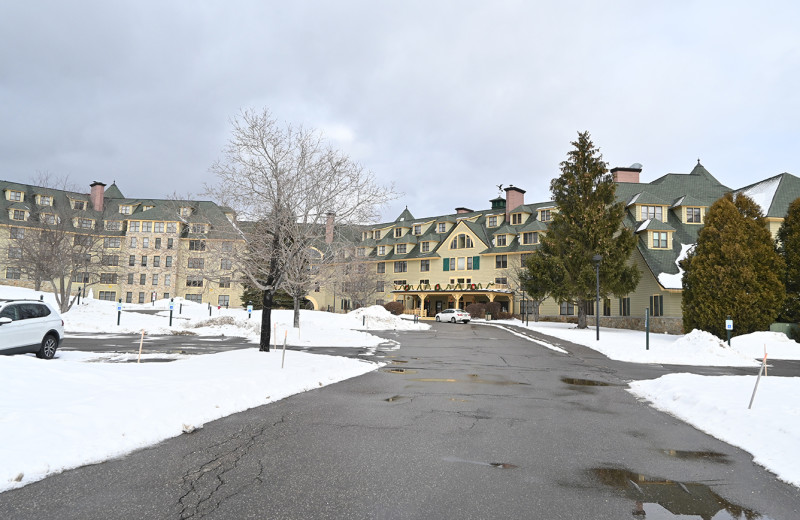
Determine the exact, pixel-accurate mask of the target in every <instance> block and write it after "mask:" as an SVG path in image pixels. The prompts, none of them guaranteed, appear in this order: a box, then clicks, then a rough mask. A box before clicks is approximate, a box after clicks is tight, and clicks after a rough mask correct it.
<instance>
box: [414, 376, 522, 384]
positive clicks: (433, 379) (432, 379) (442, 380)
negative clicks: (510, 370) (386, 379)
mask: <svg viewBox="0 0 800 520" xmlns="http://www.w3.org/2000/svg"><path fill="white" fill-rule="evenodd" d="M411 381H421V382H423V383H481V384H487V385H499V386H508V385H530V383H520V382H519V381H487V380H485V379H469V380H467V381H461V380H458V379H445V378H437V377H419V378H416V379H411Z"/></svg>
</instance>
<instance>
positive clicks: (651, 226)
mask: <svg viewBox="0 0 800 520" xmlns="http://www.w3.org/2000/svg"><path fill="white" fill-rule="evenodd" d="M642 231H675V227H674V226H672V225H670V224H669V223H668V222H662V221H660V220H658V219H654V218H652V219H648V220H645V221H642V223H641V224H639V226H638V227H637V228H636V232H637V233H641V232H642Z"/></svg>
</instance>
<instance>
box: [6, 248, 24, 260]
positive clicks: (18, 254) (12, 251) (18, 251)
mask: <svg viewBox="0 0 800 520" xmlns="http://www.w3.org/2000/svg"><path fill="white" fill-rule="evenodd" d="M8 257H9V258H22V248H21V247H14V246H8Z"/></svg>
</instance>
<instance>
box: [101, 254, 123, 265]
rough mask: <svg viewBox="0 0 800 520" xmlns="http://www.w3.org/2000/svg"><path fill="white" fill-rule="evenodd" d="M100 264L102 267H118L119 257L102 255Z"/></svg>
mask: <svg viewBox="0 0 800 520" xmlns="http://www.w3.org/2000/svg"><path fill="white" fill-rule="evenodd" d="M100 263H101V264H102V265H119V255H103V258H102V259H101V260H100Z"/></svg>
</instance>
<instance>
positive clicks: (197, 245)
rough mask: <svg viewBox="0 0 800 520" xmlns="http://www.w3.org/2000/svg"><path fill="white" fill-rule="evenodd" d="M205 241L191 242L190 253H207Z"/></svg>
mask: <svg viewBox="0 0 800 520" xmlns="http://www.w3.org/2000/svg"><path fill="white" fill-rule="evenodd" d="M205 250H206V241H205V240H189V251H205Z"/></svg>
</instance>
